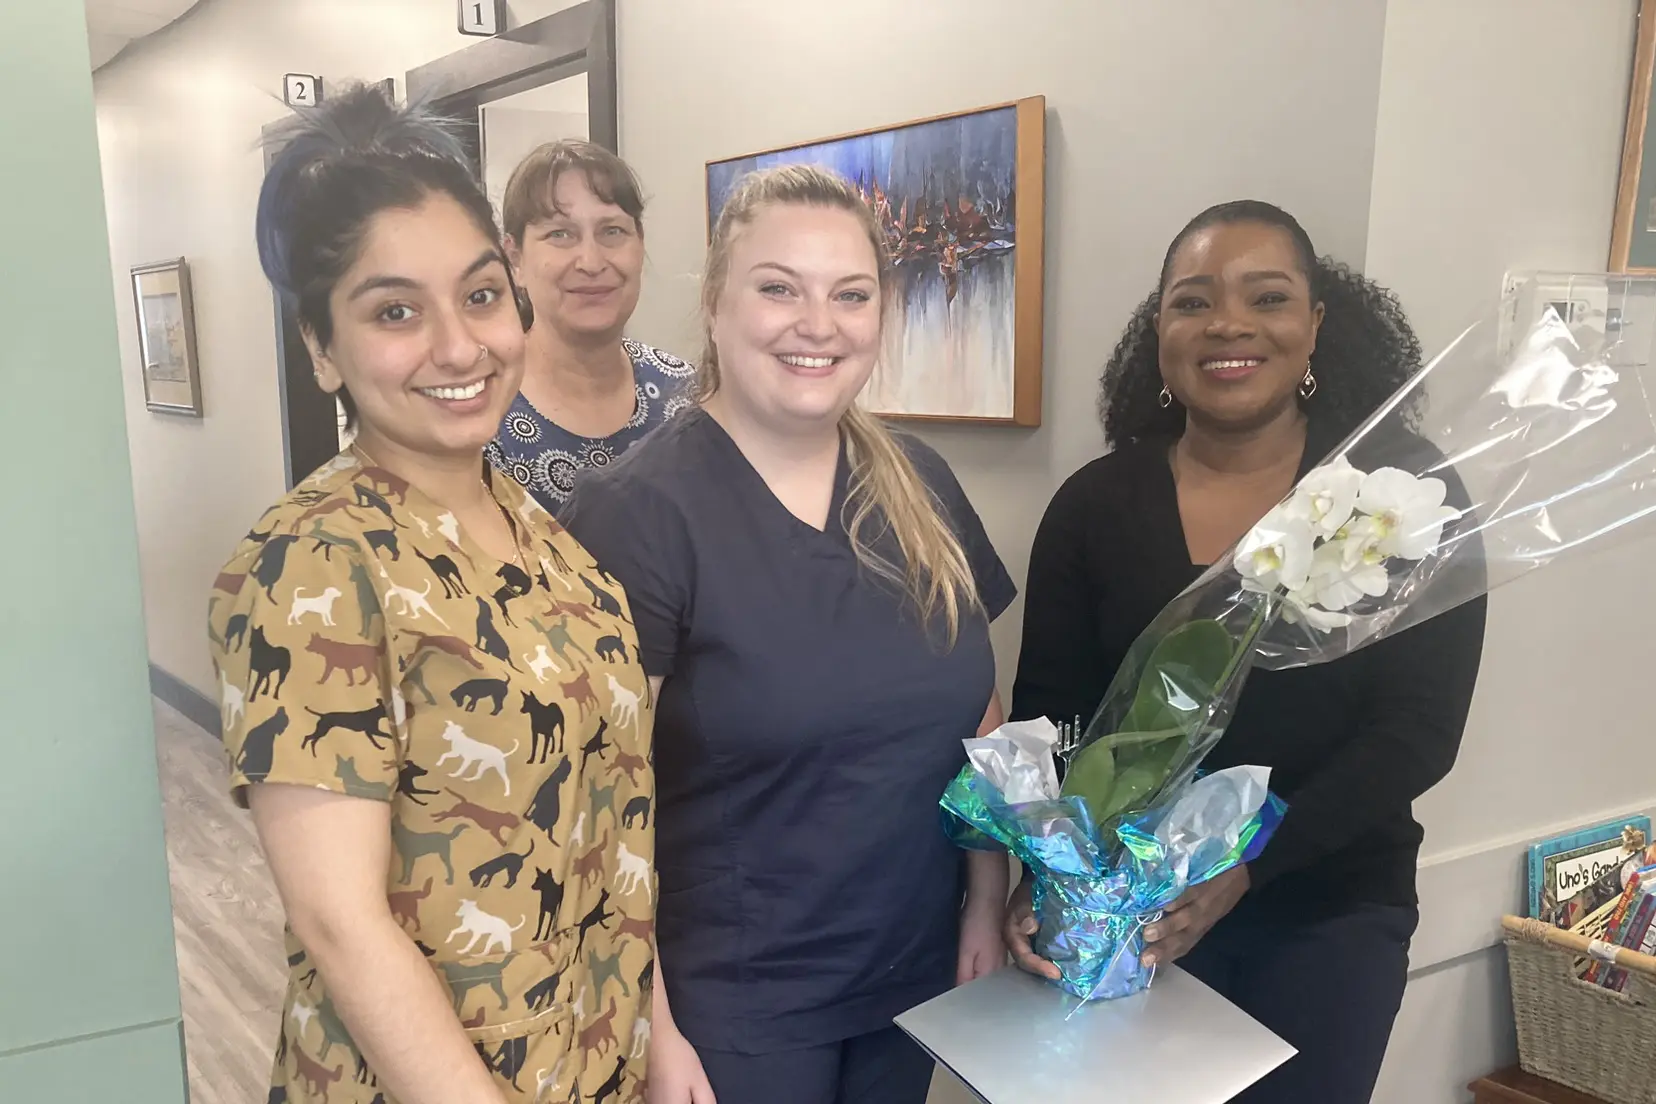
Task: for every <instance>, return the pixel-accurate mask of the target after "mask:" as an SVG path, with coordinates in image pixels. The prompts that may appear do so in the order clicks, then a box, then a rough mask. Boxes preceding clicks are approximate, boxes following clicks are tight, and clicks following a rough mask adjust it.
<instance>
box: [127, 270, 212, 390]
mask: <svg viewBox="0 0 1656 1104" xmlns="http://www.w3.org/2000/svg"><path fill="white" fill-rule="evenodd" d="M132 300H133V304H134V306H135V307H136V308H137V316H138V362H139V365H140V368H141V370H142V372H143V375H144V405H145V406H147V407H149V409H151V410H155V411H160V412H162V413H167V414H186V415H189V416H191V417H195V418H199V417H201V376H200V372H199V371H198V369H197V365H196V344H195V305H194V303H193V302H192V301H191V299H190V268H189V265H187V264H186V263H185V261H184V258H183V257H176V258H174V259H173V260H170V261H157V262H155V263H154V264H146V265H138V266H137V267H135V268H134V269H133V270H132Z"/></svg>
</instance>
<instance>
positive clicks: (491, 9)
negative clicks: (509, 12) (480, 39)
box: [460, 0, 505, 37]
mask: <svg viewBox="0 0 1656 1104" xmlns="http://www.w3.org/2000/svg"><path fill="white" fill-rule="evenodd" d="M504 7H505V0H460V33H461V34H463V35H481V36H484V37H488V36H489V35H497V34H499V33H500V24H501V22H502V20H501V9H502V8H504Z"/></svg>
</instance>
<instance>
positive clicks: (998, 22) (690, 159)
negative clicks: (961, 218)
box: [620, 0, 1385, 691]
mask: <svg viewBox="0 0 1656 1104" xmlns="http://www.w3.org/2000/svg"><path fill="white" fill-rule="evenodd" d="M1384 8H1385V5H1384V3H1383V2H1382V0H1346V2H1342V3H1339V4H1305V3H1299V2H1294V0H1287V2H1282V0H1279V2H1271V3H1263V4H1251V5H1233V4H1147V3H1144V2H1142V0H1109V2H1094V3H1087V4H1082V3H1075V2H1073V0H1023V2H1020V3H1012V2H1009V0H925V2H923V3H910V4H906V5H903V6H902V11H903V13H904V14H903V16H902V18H901V19H894V18H893V15H892V13H893V11H894V10H896V9H894V8H893V6H892V5H891V4H890V3H888V2H886V0H841V2H839V3H834V4H786V5H783V4H775V3H771V2H768V0H675V2H674V3H671V4H666V3H647V2H646V3H637V2H634V3H623V4H622V20H621V28H620V30H621V33H622V44H621V62H622V73H621V112H620V115H621V144H622V152H623V153H624V154H625V155H626V156H627V157H628V158H629V159H630V160H631V161H632V162H633V164H634V166H635V167H636V168H637V169H638V171H639V173H640V175H641V176H642V177H643V180H644V184H645V187H646V189H647V190H648V191H649V193H650V196H651V208H650V211H649V214H648V219H649V242H648V244H649V252H650V257H651V260H652V262H653V271H652V279H651V281H650V283H649V284H648V285H647V287H646V290H645V296H644V300H643V303H642V304H641V306H640V309H639V313H638V319H639V325H640V327H641V328H642V329H644V330H645V331H647V332H648V333H649V334H650V335H652V336H654V337H655V338H656V339H657V340H659V341H662V342H664V343H666V344H667V346H668V347H669V348H672V349H675V350H677V351H680V352H683V353H686V354H691V353H694V351H695V349H696V347H697V345H698V344H699V342H698V340H697V339H696V336H695V326H694V320H693V312H694V310H695V302H696V276H695V274H696V272H697V271H698V270H699V268H700V266H701V260H702V250H703V246H704V244H705V241H706V216H705V213H704V202H705V201H704V198H703V197H704V187H705V184H704V176H703V165H704V163H705V162H706V161H708V160H710V159H719V158H725V157H729V156H732V155H736V154H741V153H746V152H751V151H754V150H761V149H768V148H772V147H775V146H779V145H786V144H788V143H790V142H796V141H802V140H808V139H810V138H813V137H819V136H822V135H828V134H838V133H843V132H845V131H849V130H855V129H858V128H861V127H867V126H871V125H877V124H880V123H888V122H900V121H902V120H905V119H912V118H918V117H922V116H927V115H932V114H936V113H939V112H945V111H951V110H958V109H960V108H963V107H972V106H977V105H982V104H990V103H996V102H1000V101H1004V100H1010V99H1015V98H1017V97H1021V96H1029V95H1034V94H1042V95H1045V96H1046V97H1047V108H1048V161H1047V181H1048V183H1047V202H1048V205H1047V239H1046V248H1047V253H1046V256H1047V266H1046V377H1045V411H1044V415H1043V424H1042V428H1040V429H1039V430H1035V431H1029V430H1011V429H991V428H949V429H935V428H928V429H927V430H925V431H924V434H923V435H924V436H925V437H926V439H927V440H929V441H930V442H931V443H932V444H934V445H935V446H936V447H937V448H938V449H939V450H940V451H941V452H942V453H943V454H944V456H945V457H946V458H947V459H948V460H949V461H950V463H951V464H953V465H954V467H955V469H956V471H957V473H958V474H959V476H960V479H961V481H962V483H963V485H964V486H965V488H966V490H967V491H968V493H969V494H970V495H971V497H972V500H973V502H974V503H975V504H976V506H977V508H978V510H979V512H980V513H981V514H982V515H983V518H984V521H985V524H986V525H987V526H988V529H989V533H990V535H991V537H993V539H994V541H995V543H996V545H997V546H998V548H999V549H1000V552H1001V555H1002V557H1003V558H1004V559H1005V560H1006V562H1007V566H1008V567H1009V568H1010V570H1011V572H1012V576H1013V578H1015V579H1017V580H1018V581H1019V582H1020V583H1021V582H1022V580H1023V577H1024V574H1025V571H1026V569H1027V564H1028V555H1029V543H1030V540H1031V538H1032V536H1033V533H1034V528H1035V525H1036V523H1037V522H1038V521H1039V520H1040V515H1041V512H1042V510H1043V509H1044V508H1045V506H1046V502H1047V499H1048V498H1049V497H1050V495H1051V493H1052V492H1053V491H1054V490H1056V489H1057V486H1058V484H1059V483H1060V482H1061V481H1062V480H1063V478H1064V477H1065V476H1067V475H1068V474H1069V473H1070V472H1072V471H1074V470H1075V469H1076V468H1077V467H1079V466H1080V465H1081V464H1082V463H1084V462H1085V461H1086V460H1088V459H1090V458H1091V457H1093V456H1096V455H1097V454H1098V452H1099V451H1100V448H1101V444H1102V433H1101V430H1100V429H1099V426H1098V422H1097V420H1096V418H1095V417H1094V414H1093V407H1094V397H1095V391H1096V387H1095V383H1096V380H1097V376H1098V372H1099V370H1100V369H1101V368H1102V366H1103V363H1104V360H1105V358H1106V356H1107V355H1108V353H1109V350H1110V348H1111V346H1113V345H1114V344H1115V341H1116V338H1117V336H1118V335H1119V333H1120V330H1121V326H1122V324H1123V323H1124V322H1125V320H1126V317H1127V315H1128V313H1129V311H1130V310H1131V309H1132V306H1133V305H1134V304H1135V303H1136V302H1137V301H1138V300H1139V299H1141V298H1142V297H1143V296H1144V295H1145V293H1147V292H1148V291H1149V290H1151V288H1150V285H1151V284H1152V283H1153V282H1154V280H1155V277H1156V272H1157V270H1158V269H1159V267H1160V264H1161V257H1162V253H1163V251H1164V250H1165V248H1166V245H1167V242H1168V239H1169V238H1171V237H1172V235H1173V234H1174V233H1175V232H1176V231H1177V230H1178V229H1179V227H1180V226H1181V225H1182V224H1183V223H1184V221H1185V220H1186V219H1187V218H1189V217H1190V216H1191V215H1193V214H1195V213H1196V212H1197V211H1199V210H1201V209H1202V208H1203V207H1205V206H1207V205H1208V204H1211V203H1215V202H1218V201H1221V200H1226V199H1233V198H1236V197H1237V196H1242V195H1250V196H1259V197H1269V198H1273V199H1276V200H1277V201H1279V202H1281V203H1283V204H1285V205H1286V206H1287V207H1289V208H1290V209H1292V210H1294V211H1295V212H1296V213H1297V214H1298V215H1299V216H1300V217H1301V218H1302V219H1303V220H1304V221H1305V223H1306V225H1307V227H1308V228H1309V229H1310V231H1311V233H1312V234H1313V235H1314V236H1315V237H1316V239H1317V240H1318V241H1319V242H1320V243H1322V246H1323V248H1325V249H1329V250H1332V251H1334V252H1336V253H1339V254H1340V255H1342V256H1344V257H1346V258H1348V259H1349V260H1350V261H1352V262H1353V263H1361V261H1362V259H1363V249H1364V244H1365V242H1366V241H1367V240H1368V226H1367V224H1368V208H1369V180H1370V176H1371V170H1372V155H1373V149H1372V147H1373V134H1374V117H1375V112H1376V109H1377V96H1378V88H1379V67H1380V43H1381V34H1382V29H1383V21H1384ZM634 13H637V14H634ZM645 13H647V14H645ZM1308 44H1314V45H1308ZM1174 58H1181V59H1184V60H1185V61H1186V62H1187V63H1188V64H1186V65H1184V66H1182V67H1181V69H1180V71H1179V72H1178V73H1177V74H1176V75H1175V74H1174V72H1173V71H1172V70H1171V69H1170V68H1169V62H1170V59H1174ZM652 59H654V61H655V63H654V64H652ZM660 59H676V60H675V62H674V63H673V64H671V65H667V66H664V65H662V64H661V62H660ZM1308 89H1311V90H1314V92H1308V91H1307V90H1308ZM1262 151H1268V153H1262ZM1021 610H1022V607H1021V605H1020V606H1015V607H1014V608H1013V609H1012V610H1011V611H1010V612H1009V613H1008V614H1007V615H1006V616H1005V617H1003V618H1002V619H1001V621H1000V623H999V625H998V626H997V630H996V636H995V640H996V646H997V652H998V654H999V657H1000V665H1001V674H1002V679H1001V685H1002V689H1003V690H1006V691H1009V690H1010V688H1011V671H1012V667H1013V664H1014V662H1015V660H1016V655H1017V645H1018V633H1019V624H1020V619H1021V616H1022V613H1021Z"/></svg>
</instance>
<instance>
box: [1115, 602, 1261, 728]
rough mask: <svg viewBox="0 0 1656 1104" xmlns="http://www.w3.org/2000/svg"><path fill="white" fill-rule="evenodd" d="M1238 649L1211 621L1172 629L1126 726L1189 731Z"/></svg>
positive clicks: (1154, 658)
mask: <svg viewBox="0 0 1656 1104" xmlns="http://www.w3.org/2000/svg"><path fill="white" fill-rule="evenodd" d="M1235 649H1236V642H1235V641H1234V640H1232V639H1231V635H1230V633H1229V632H1227V631H1226V630H1225V626H1223V625H1221V624H1220V623H1219V622H1217V621H1214V620H1210V619H1203V620H1200V621H1191V622H1189V623H1187V624H1184V625H1180V626H1179V627H1178V628H1177V629H1174V630H1173V631H1172V632H1170V633H1168V634H1167V635H1166V636H1165V637H1163V638H1162V639H1161V641H1160V642H1159V643H1158V644H1157V645H1156V647H1155V650H1154V651H1152V652H1151V653H1150V659H1149V662H1147V663H1146V664H1145V667H1144V674H1143V675H1142V676H1141V677H1140V678H1139V685H1138V693H1137V694H1136V695H1135V696H1134V698H1133V705H1132V708H1131V709H1129V710H1128V711H1127V716H1126V718H1125V719H1124V721H1123V723H1122V726H1121V727H1122V729H1123V730H1124V731H1127V732H1154V731H1156V730H1158V729H1164V728H1179V729H1188V728H1189V726H1190V725H1191V723H1192V722H1193V721H1194V720H1195V719H1196V718H1197V717H1198V716H1200V715H1201V714H1202V713H1203V712H1204V711H1205V710H1206V709H1207V707H1208V705H1209V703H1210V702H1212V701H1213V694H1214V690H1215V688H1216V687H1217V686H1218V685H1219V680H1220V679H1222V678H1223V677H1224V675H1225V670H1226V668H1227V667H1228V666H1229V665H1230V661H1231V656H1232V655H1233V654H1234V652H1235Z"/></svg>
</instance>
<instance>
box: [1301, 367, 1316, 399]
mask: <svg viewBox="0 0 1656 1104" xmlns="http://www.w3.org/2000/svg"><path fill="white" fill-rule="evenodd" d="M1316 393H1317V377H1316V376H1314V375H1312V374H1311V365H1310V363H1309V362H1307V363H1306V365H1305V378H1304V379H1302V380H1300V384H1299V397H1300V398H1302V399H1309V398H1310V397H1311V396H1312V395H1315V394H1316Z"/></svg>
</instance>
